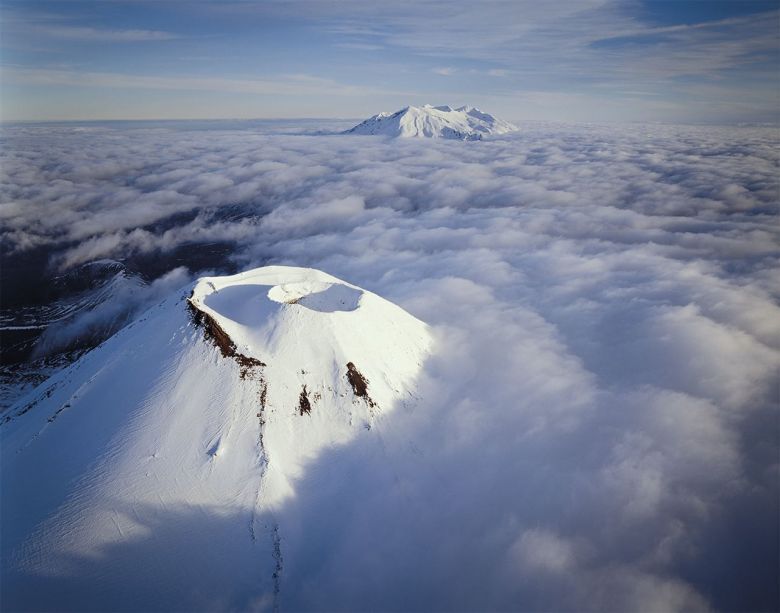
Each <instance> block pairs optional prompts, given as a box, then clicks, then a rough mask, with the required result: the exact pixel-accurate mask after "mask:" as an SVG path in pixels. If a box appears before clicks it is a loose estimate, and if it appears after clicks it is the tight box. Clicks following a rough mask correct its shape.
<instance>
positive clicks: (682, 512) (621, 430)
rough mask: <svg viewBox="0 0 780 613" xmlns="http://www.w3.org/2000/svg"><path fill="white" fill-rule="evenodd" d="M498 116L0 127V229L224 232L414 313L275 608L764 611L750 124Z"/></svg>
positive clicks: (771, 298) (766, 287)
mask: <svg viewBox="0 0 780 613" xmlns="http://www.w3.org/2000/svg"><path fill="white" fill-rule="evenodd" d="M522 128H523V129H522V130H521V132H520V133H518V134H517V135H515V136H511V137H507V138H501V139H495V140H492V141H485V142H479V143H468V144H464V143H447V142H430V141H426V142H417V141H410V142H407V141H392V142H387V141H384V140H381V139H374V138H350V137H339V136H306V135H285V134H278V133H277V134H273V133H264V132H263V131H262V130H261V129H260V128H258V127H257V126H256V125H255V124H253V126H252V129H251V130H246V131H238V130H224V131H221V130H217V129H214V130H191V129H187V128H186V126H183V127H180V128H154V129H152V128H148V129H141V128H136V129H115V128H111V127H100V126H82V127H79V128H74V127H46V128H37V127H34V126H16V127H5V128H4V132H5V138H6V141H7V144H8V146H7V147H4V150H3V164H2V166H1V167H0V168H1V169H2V174H3V177H2V182H3V192H4V199H3V205H2V209H0V222H1V223H2V229H3V236H2V241H3V248H4V249H6V250H7V251H8V252H14V253H17V254H18V253H23V252H24V251H25V250H30V249H33V248H45V249H47V250H50V253H51V263H52V266H53V267H54V269H60V270H61V269H67V268H68V267H72V266H75V265H78V264H81V263H83V262H87V261H91V260H94V259H98V258H104V257H111V258H115V259H120V260H126V259H128V258H133V257H138V256H139V255H150V254H151V255H153V256H155V257H159V258H162V259H164V258H165V257H166V254H171V253H173V252H174V251H175V250H176V249H178V248H181V247H182V246H184V245H192V244H213V243H218V242H219V243H223V242H224V243H229V244H232V245H234V248H233V250H232V252H231V259H232V264H233V265H234V266H236V267H239V268H249V267H251V266H256V265H262V264H265V263H269V262H272V263H280V264H282V263H286V264H296V265H302V266H313V267H317V268H321V269H323V270H325V271H327V272H330V273H332V274H335V275H337V276H339V277H341V278H344V279H347V280H349V281H351V282H354V283H356V284H359V285H361V286H363V287H366V288H367V289H370V290H373V291H376V292H377V293H379V294H380V295H383V296H385V297H387V298H389V299H391V300H394V301H396V302H398V303H399V304H401V305H402V306H404V307H405V308H407V309H408V310H409V311H411V312H412V313H413V314H415V315H417V316H419V317H421V318H422V319H424V320H425V321H427V322H429V323H430V324H432V325H433V326H434V327H435V330H436V334H437V337H438V339H439V346H440V351H439V353H438V354H437V356H436V357H435V358H434V359H432V360H431V362H430V363H429V364H428V365H427V367H426V374H425V377H424V380H423V381H422V383H421V385H422V387H423V391H424V394H423V398H424V399H425V401H424V402H423V403H422V404H421V405H419V406H417V408H416V409H415V410H414V411H405V410H400V409H399V412H398V413H397V414H393V415H392V416H390V417H388V418H387V419H384V420H383V421H382V423H381V424H380V428H381V434H382V436H383V438H384V440H385V441H386V445H385V450H384V452H382V453H380V452H379V451H377V450H376V449H372V448H369V447H368V445H370V444H372V443H375V442H376V441H375V440H374V439H366V440H365V441H362V442H360V441H359V442H357V443H355V444H353V445H350V446H348V447H347V448H343V449H338V450H333V451H332V452H329V453H328V454H327V456H326V457H323V458H322V461H320V462H318V463H317V464H316V465H314V466H312V468H311V470H310V472H309V473H308V474H307V476H306V477H305V479H304V482H302V483H301V484H300V487H299V495H298V498H297V501H296V502H295V503H291V505H290V508H289V509H287V510H286V516H285V517H284V518H283V520H282V529H283V530H284V529H285V527H286V532H283V534H284V535H285V537H284V538H285V540H284V547H285V561H286V566H285V574H284V576H283V579H282V581H283V583H282V586H283V587H282V590H283V594H284V600H283V603H284V606H289V607H291V608H305V607H310V606H314V605H317V606H323V605H327V606H328V607H329V608H338V607H349V608H354V607H361V608H382V609H388V608H399V609H409V608H425V609H429V608H430V609H437V608H440V609H464V610H465V609H470V610H473V609H483V610H484V609H518V608H524V609H534V610H566V609H580V610H581V609H597V610H604V609H611V610H652V611H659V610H665V611H666V610H668V611H671V610H691V609H706V608H709V607H713V608H721V609H742V610H746V609H756V608H765V609H767V608H768V609H772V608H776V607H777V606H778V593H777V582H776V578H777V575H778V571H779V570H780V569H779V568H778V551H777V547H776V544H777V539H778V528H777V517H778V514H779V513H780V509H778V500H779V499H780V498H779V497H778V486H777V483H778V474H779V473H780V470H779V469H780V466H779V465H778V462H777V448H778V427H777V385H778V380H777V373H778V366H779V365H780V328H779V327H778V325H777V322H778V321H780V309H778V307H777V300H778V297H780V282H778V278H777V275H776V274H775V272H774V271H776V270H777V260H778V249H777V244H778V242H777V239H778V222H777V217H776V213H777V211H776V207H777V193H778V187H779V186H778V179H777V173H776V168H777V163H778V158H779V157H780V154H778V149H777V137H778V135H777V132H776V131H775V130H771V129H757V128H682V127H670V126H652V127H647V126H631V127H622V128H606V127H597V126H561V125H553V124H535V125H529V126H524V127H522ZM177 266H178V264H176V263H174V262H172V263H171V265H170V269H171V270H173V269H174V268H177ZM182 279H184V280H186V273H185V272H183V271H181V270H178V271H175V272H173V273H171V274H170V275H169V277H167V278H166V279H163V280H161V281H160V282H159V283H158V285H157V286H155V287H156V288H157V289H160V288H164V287H168V286H169V285H170V283H172V282H173V281H176V282H178V281H181V280H182ZM152 293H153V294H154V295H156V292H152ZM105 308H106V309H110V307H105ZM97 316H99V314H97V315H96V317H97ZM85 317H86V316H85ZM82 324H83V325H88V324H89V322H88V321H86V320H85V321H84V322H79V324H78V325H82ZM358 459H359V460H360V461H357V460H358ZM345 474H348V475H349V483H348V484H345V483H344V475H345ZM315 483H316V486H315ZM388 505H389V506H388ZM388 508H391V509H392V511H391V512H389V513H388ZM296 526H298V527H299V528H300V527H303V528H300V529H299V530H298V531H297V532H296ZM313 526H320V527H321V528H320V529H318V531H317V538H314V539H312V538H311V533H310V532H307V529H309V528H310V527H313ZM399 586H404V588H403V589H399Z"/></svg>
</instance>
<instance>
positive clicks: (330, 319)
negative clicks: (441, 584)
mask: <svg viewBox="0 0 780 613" xmlns="http://www.w3.org/2000/svg"><path fill="white" fill-rule="evenodd" d="M188 300H190V301H191V303H192V304H193V305H194V306H195V307H196V308H197V309H199V310H200V311H202V312H203V313H206V314H207V315H208V316H210V317H211V318H213V320H214V321H215V322H216V323H217V324H218V325H219V327H220V328H221V329H222V330H223V331H224V332H226V333H227V334H228V335H229V336H230V338H231V339H232V341H233V342H234V343H235V350H236V351H237V352H238V353H240V354H241V355H243V356H245V357H246V358H254V359H255V360H260V361H262V362H263V364H264V366H262V367H261V366H255V367H252V368H248V369H247V368H242V366H241V364H239V362H238V361H237V360H236V359H234V358H233V357H225V356H224V355H223V354H222V352H221V351H220V350H219V348H218V347H217V346H216V345H215V344H214V343H213V342H211V341H210V340H209V339H208V338H207V336H206V335H205V333H204V327H203V325H202V324H196V323H195V322H194V321H193V319H192V317H191V313H190V312H189V310H188V304H187V301H188ZM431 345H432V340H431V336H430V333H429V331H428V327H427V326H426V324H424V323H423V322H421V321H419V320H418V319H416V318H414V317H413V316H411V315H409V314H408V313H406V312H405V311H404V310H402V309H401V308H400V307H397V306H395V305H393V304H391V303H390V302H387V301H386V300H384V299H382V298H380V297H379V296H377V295H375V294H372V293H371V292H369V291H365V290H363V289H361V288H359V287H356V286H354V285H351V284H349V283H345V282H343V281H340V280H339V279H337V278H335V277H332V276H330V275H328V274H325V273H323V272H319V271H317V270H313V269H306V268H294V267H284V266H272V267H265V268H259V269H255V270H251V271H248V272H245V273H242V274H238V275H234V276H228V277H205V278H201V279H200V280H199V281H198V282H197V283H196V284H195V286H194V288H193V289H192V292H191V294H190V288H189V287H187V288H185V289H184V290H182V291H180V292H178V293H176V294H175V295H174V296H172V297H170V298H169V299H167V300H166V301H164V302H162V303H161V304H159V305H158V306H156V307H154V308H152V309H151V310H149V311H148V312H147V313H145V314H144V315H143V316H142V317H141V318H140V319H139V320H137V321H136V322H134V323H133V324H131V325H130V326H129V327H127V328H125V329H123V330H122V331H121V332H120V333H118V334H117V335H115V336H114V337H112V338H111V339H110V340H109V341H107V342H106V343H104V344H103V345H101V346H100V347H98V348H97V349H95V350H93V351H92V352H90V353H89V354H87V355H86V356H84V357H83V358H82V359H81V360H79V361H78V362H77V363H76V364H74V365H73V366H72V367H71V368H69V369H67V370H65V371H63V372H61V373H60V374H58V375H56V376H55V377H53V378H52V379H50V380H49V381H47V382H46V383H44V384H43V385H42V386H41V387H39V388H37V389H36V390H34V391H33V392H32V393H31V394H30V395H28V396H27V397H26V398H24V399H23V400H22V401H20V403H19V404H18V405H17V406H15V407H13V408H12V409H11V411H10V413H8V414H10V415H12V416H14V417H13V419H11V420H10V421H7V422H6V423H5V424H3V427H2V434H1V436H2V439H1V440H2V466H3V471H2V493H3V496H2V515H3V539H2V554H3V565H2V573H3V575H4V577H3V585H4V586H5V588H6V593H5V595H4V597H3V602H4V606H6V607H10V609H13V610H16V609H17V608H24V609H29V608H43V609H54V608H56V609H60V610H62V609H77V610H84V609H87V608H93V609H112V610H116V609H117V608H127V609H131V610H161V609H163V610H164V609H177V610H210V609H239V610H246V609H250V608H260V609H263V608H274V607H276V606H278V603H277V602H276V600H277V598H278V592H279V576H280V574H281V572H282V566H283V548H282V547H281V545H280V542H281V540H282V538H284V536H283V535H284V530H285V529H284V527H282V528H280V525H279V518H278V517H277V511H278V509H279V508H280V507H282V505H284V503H285V501H286V500H288V499H291V498H293V497H295V496H296V488H297V486H298V483H299V482H300V481H301V479H302V478H303V475H304V472H305V469H306V467H307V465H309V464H311V463H312V462H315V460H316V458H317V456H318V454H320V453H321V452H322V451H323V450H325V449H327V448H330V447H333V446H337V445H340V444H344V443H346V442H348V441H350V440H351V439H353V438H355V437H358V436H363V437H368V438H371V437H373V438H374V439H375V440H374V444H375V445H376V446H377V447H378V448H381V422H382V419H385V418H387V416H388V415H389V413H390V412H391V411H392V410H393V409H395V408H398V407H399V406H404V407H407V408H408V407H411V406H413V404H414V402H413V400H414V396H415V389H416V386H415V378H416V377H417V375H418V372H419V370H420V368H421V366H422V364H423V362H424V360H425V358H426V356H427V355H428V354H429V351H430V350H431ZM348 362H351V363H353V364H354V367H355V368H356V369H358V370H359V372H360V373H361V374H362V375H363V376H364V377H365V378H366V379H367V381H368V397H365V396H360V397H359V396H358V395H356V394H355V392H354V391H353V388H352V386H351V384H350V382H349V381H348V379H347V363H348ZM304 386H305V390H306V394H307V398H308V400H309V402H310V412H309V413H305V412H301V410H300V399H301V393H302V391H303V390H304ZM25 409H29V410H27V411H26V412H25ZM20 413H21V414H20Z"/></svg>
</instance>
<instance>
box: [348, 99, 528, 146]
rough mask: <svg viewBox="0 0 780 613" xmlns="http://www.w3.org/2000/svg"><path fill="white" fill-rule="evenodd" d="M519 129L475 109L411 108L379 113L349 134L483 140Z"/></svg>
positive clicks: (427, 105) (446, 107)
mask: <svg viewBox="0 0 780 613" xmlns="http://www.w3.org/2000/svg"><path fill="white" fill-rule="evenodd" d="M515 130H517V127H516V126H514V125H512V124H511V123H509V122H506V121H503V120H501V119H497V118H496V117H493V116H492V115H490V114H489V113H484V112H482V111H480V110H479V109H476V108H474V107H471V106H462V107H460V108H457V109H453V108H452V107H449V106H431V105H429V104H426V105H425V106H422V107H418V106H407V107H405V108H403V109H401V110H400V111H397V112H395V113H392V114H390V113H379V114H378V115H374V116H373V117H370V118H369V119H366V120H365V121H364V122H363V123H360V124H358V125H356V126H355V127H354V128H351V129H349V130H347V131H346V132H345V134H379V135H383V136H391V137H399V136H400V137H404V138H408V137H426V138H449V139H455V140H480V139H481V138H483V137H484V136H489V135H492V134H506V133H507V132H514V131H515Z"/></svg>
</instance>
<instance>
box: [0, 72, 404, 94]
mask: <svg viewBox="0 0 780 613" xmlns="http://www.w3.org/2000/svg"><path fill="white" fill-rule="evenodd" d="M0 75H2V78H3V80H4V81H5V82H6V83H17V84H27V85H64V86H74V87H100V88H125V89H156V90H184V91H213V92H235V93H249V94H274V95H307V96H308V95H312V96H314V95H317V96H322V95H327V96H358V95H368V94H371V95H377V94H378V95H383V94H384V95H399V94H400V95H403V94H410V92H403V91H394V90H389V89H382V88H375V87H372V86H362V85H353V84H347V83H339V82H337V81H334V80H332V79H325V78H321V77H316V76H311V75H302V74H295V75H281V76H279V77H277V78H270V79H269V78H257V79H230V78H221V77H181V76H164V77H163V76H149V75H133V74H122V73H113V72H80V71H76V70H61V69H46V68H21V67H9V66H3V67H0Z"/></svg>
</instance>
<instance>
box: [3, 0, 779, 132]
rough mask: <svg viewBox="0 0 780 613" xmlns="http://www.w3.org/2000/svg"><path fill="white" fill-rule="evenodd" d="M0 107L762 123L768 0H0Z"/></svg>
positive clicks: (210, 114) (770, 40) (774, 7)
mask: <svg viewBox="0 0 780 613" xmlns="http://www.w3.org/2000/svg"><path fill="white" fill-rule="evenodd" d="M0 19H1V21H0V27H1V28H2V32H1V33H2V38H1V41H2V42H1V45H0V49H1V55H0V69H1V70H2V72H0V78H2V117H3V118H4V119H132V118H139V119H146V118H182V119H187V118H225V117H230V118H233V117H239V118H244V117H246V118H249V117H252V118H254V117H268V118H289V117H362V116H365V115H369V114H373V113H375V112H378V111H380V110H394V109H396V108H400V107H401V106H404V105H406V104H423V103H427V102H429V103H432V104H452V105H460V104H472V105H477V106H481V107H483V108H485V109H487V110H490V111H492V112H495V113H496V114H500V115H502V116H505V117H507V118H509V119H518V120H522V119H549V120H563V121H598V122H600V121H667V122H681V123H688V122H697V123H698V122H706V123H735V122H775V121H777V120H778V115H779V113H778V101H779V95H778V93H779V91H780V61H779V59H780V51H779V42H778V38H779V36H778V32H779V31H780V29H779V25H780V24H779V20H780V11H778V3H777V2H776V1H775V2H765V1H752V0H737V1H716V0H699V1H694V2H690V1H687V0H680V1H672V0H666V1H651V2H646V1H645V2H643V1H639V0H628V1H611V0H608V1H605V0H574V1H571V2H568V1H566V0H559V1H557V2H549V3H545V2H536V1H534V2H531V1H529V2H525V1H522V0H511V1H503V0H495V1H490V0H485V1H481V2H475V1H472V2H457V1H446V2H444V1H428V2H426V1H416V2H404V1H398V2H382V3H379V2H376V3H375V2H358V1H357V0H354V1H343V0H333V1H316V0H314V1H308V2H299V1H251V2H250V1H237V2H231V1H226V2H203V1H196V2H192V1H181V2H179V1H177V0H171V1H161V2H151V1H135V2H124V1H121V0H120V1H106V2H78V1H59V2H35V1H33V0H24V1H23V2H16V1H13V0H4V2H3V4H2V9H1V12H0Z"/></svg>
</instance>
